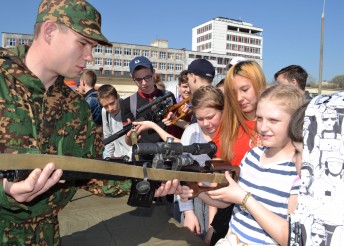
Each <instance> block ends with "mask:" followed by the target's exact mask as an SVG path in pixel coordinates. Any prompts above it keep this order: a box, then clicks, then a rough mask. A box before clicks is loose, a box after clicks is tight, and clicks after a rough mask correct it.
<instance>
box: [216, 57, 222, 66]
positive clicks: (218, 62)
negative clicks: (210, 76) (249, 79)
mask: <svg viewBox="0 0 344 246" xmlns="http://www.w3.org/2000/svg"><path fill="white" fill-rule="evenodd" d="M217 64H219V65H222V64H223V62H222V57H218V58H217Z"/></svg>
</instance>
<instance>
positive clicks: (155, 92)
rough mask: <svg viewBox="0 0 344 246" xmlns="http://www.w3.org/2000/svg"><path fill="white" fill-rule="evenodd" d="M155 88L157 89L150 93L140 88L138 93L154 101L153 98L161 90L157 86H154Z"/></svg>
mask: <svg viewBox="0 0 344 246" xmlns="http://www.w3.org/2000/svg"><path fill="white" fill-rule="evenodd" d="M154 88H155V90H154V91H153V92H152V93H150V94H145V93H143V92H142V91H141V90H140V89H138V90H137V93H138V94H139V95H140V97H142V98H144V99H148V100H149V101H150V102H151V101H153V98H154V97H156V96H157V95H158V94H159V92H160V90H159V89H158V88H157V87H156V86H154Z"/></svg>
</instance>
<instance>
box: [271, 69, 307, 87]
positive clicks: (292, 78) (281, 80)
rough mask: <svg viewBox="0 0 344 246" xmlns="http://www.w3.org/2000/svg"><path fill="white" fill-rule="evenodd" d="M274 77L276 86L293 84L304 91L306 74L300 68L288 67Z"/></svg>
mask: <svg viewBox="0 0 344 246" xmlns="http://www.w3.org/2000/svg"><path fill="white" fill-rule="evenodd" d="M274 77H275V80H276V82H277V83H278V84H293V85H295V86H297V87H299V89H301V90H303V91H304V90H305V88H306V83H307V77H308V74H307V72H306V70H304V69H303V68H302V67H301V66H299V65H290V66H288V67H284V68H282V69H281V70H279V71H278V72H277V73H275V75H274Z"/></svg>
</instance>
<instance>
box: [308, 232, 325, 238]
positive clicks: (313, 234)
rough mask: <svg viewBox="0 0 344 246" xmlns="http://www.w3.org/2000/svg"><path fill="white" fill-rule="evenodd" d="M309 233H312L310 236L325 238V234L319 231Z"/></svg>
mask: <svg viewBox="0 0 344 246" xmlns="http://www.w3.org/2000/svg"><path fill="white" fill-rule="evenodd" d="M311 235H312V237H315V236H318V237H319V238H320V239H324V238H325V235H322V234H319V233H315V232H312V233H311Z"/></svg>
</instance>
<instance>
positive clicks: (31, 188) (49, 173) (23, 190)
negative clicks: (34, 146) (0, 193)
mask: <svg viewBox="0 0 344 246" xmlns="http://www.w3.org/2000/svg"><path fill="white" fill-rule="evenodd" d="M61 176H62V170H61V169H57V170H55V164H54V163H48V164H47V165H46V166H45V167H44V168H43V170H41V169H38V168H37V169H35V170H33V171H32V172H31V173H30V175H29V176H28V177H27V178H26V179H25V180H22V181H20V182H15V183H12V182H9V181H8V180H7V179H5V178H4V179H3V180H2V184H3V187H4V191H5V192H6V193H7V194H8V195H10V196H11V197H13V198H14V199H15V200H16V201H18V202H30V201H31V200H33V199H34V198H35V197H37V196H39V195H40V194H42V193H44V192H46V191H47V190H49V189H50V188H51V187H52V186H53V185H55V184H56V183H58V182H59V181H60V178H61Z"/></svg>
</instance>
